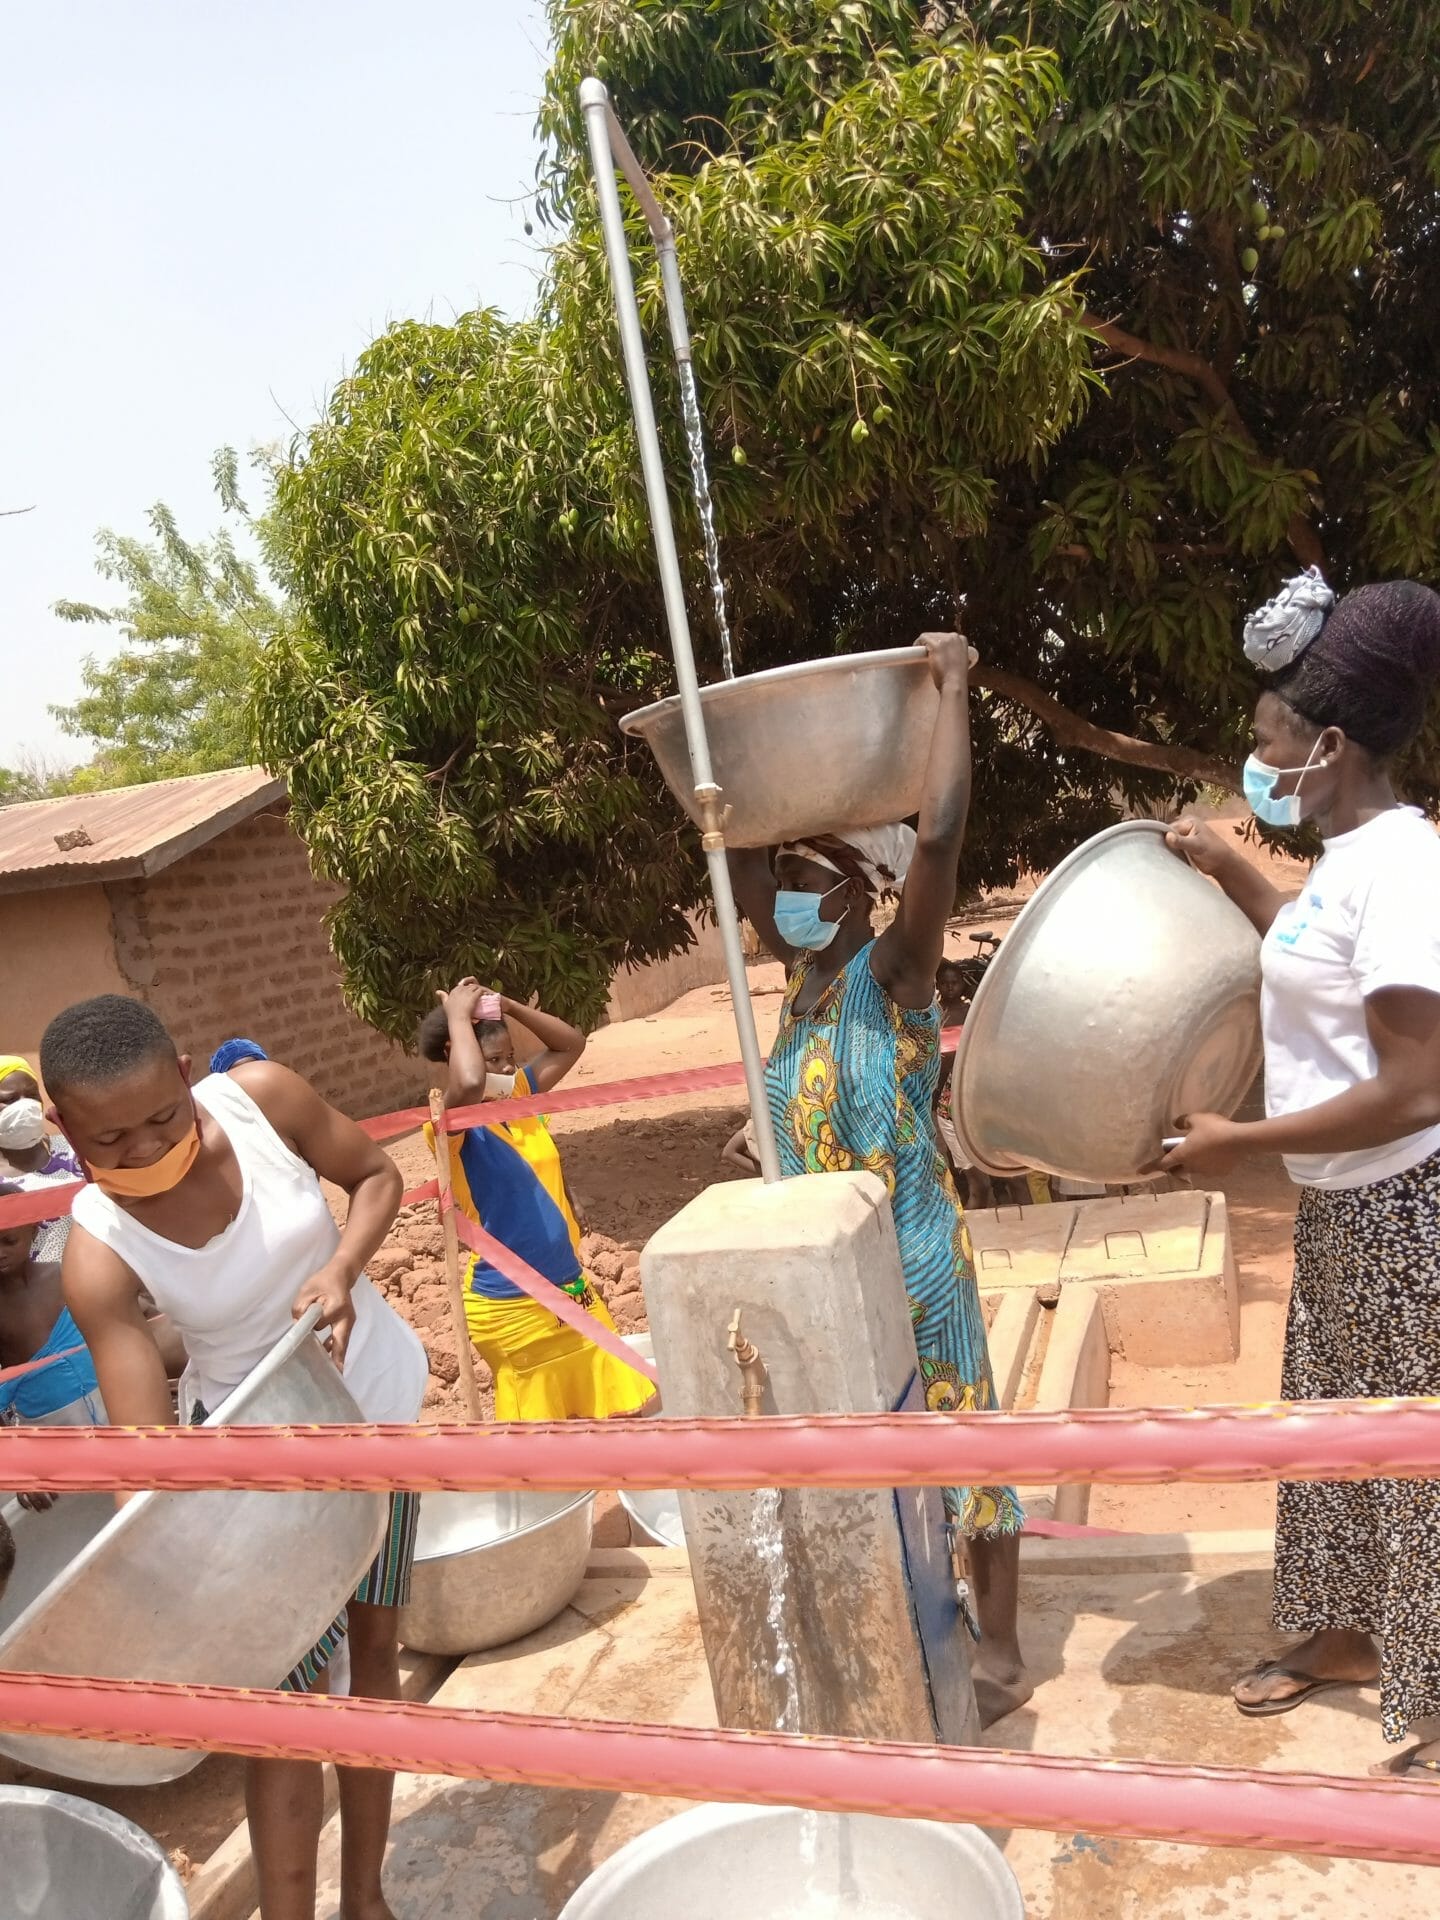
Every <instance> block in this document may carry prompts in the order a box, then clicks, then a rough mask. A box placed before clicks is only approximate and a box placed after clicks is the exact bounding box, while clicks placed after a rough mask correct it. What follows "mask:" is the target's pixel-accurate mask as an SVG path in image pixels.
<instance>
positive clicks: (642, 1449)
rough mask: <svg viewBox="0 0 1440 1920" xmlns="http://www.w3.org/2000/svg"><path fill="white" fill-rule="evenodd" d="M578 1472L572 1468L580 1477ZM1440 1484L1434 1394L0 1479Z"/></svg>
mask: <svg viewBox="0 0 1440 1920" xmlns="http://www.w3.org/2000/svg"><path fill="white" fill-rule="evenodd" d="M582 1475H583V1478H581V1477H580V1476H582ZM1377 1477H1385V1478H1390V1479H1405V1480H1418V1479H1425V1478H1435V1477H1440V1399H1426V1400H1358V1401H1334V1402H1327V1401H1322V1400H1315V1401H1306V1402H1300V1403H1296V1404H1294V1405H1289V1406H1286V1405H1281V1404H1277V1405H1273V1406H1256V1407H1197V1408H1193V1409H1182V1408H1179V1407H1151V1408H1128V1407H1108V1408H1100V1409H1096V1410H1092V1411H1088V1412H1083V1413H1019V1414H1003V1413H898V1414H897V1413H865V1414H860V1413H849V1414H812V1415H806V1416H805V1417H803V1418H784V1419H777V1418H774V1417H767V1418H762V1419H759V1420H738V1419H737V1420H566V1421H559V1422H542V1421H536V1422H534V1423H533V1424H527V1423H524V1422H516V1423H505V1424H501V1423H498V1422H497V1423H495V1424H493V1425H484V1426H458V1425H457V1426H444V1427H439V1426H435V1427H431V1426H409V1427H400V1426H392V1427H375V1426H359V1425H356V1426H325V1427H224V1428H222V1427H210V1428H207V1427H125V1428H120V1427H11V1428H8V1429H0V1486H5V1487H27V1488H28V1487H33V1488H35V1489H36V1490H37V1491H42V1492H46V1493H73V1492H80V1491H84V1490H86V1489H89V1488H95V1489H106V1490H110V1491H116V1492H122V1491H123V1492H134V1491H136V1490H143V1489H145V1488H148V1487H188V1488H200V1487H262V1488H270V1489H273V1490H275V1491H278V1492H282V1493H283V1492H291V1491H294V1490H297V1489H300V1488H310V1487H320V1488H324V1487H331V1488H355V1489H367V1490H372V1491H373V1490H379V1491H382V1492H388V1491H390V1490H392V1489H408V1490H414V1491H415V1492H420V1493H423V1492H427V1491H446V1490H454V1491H458V1492H464V1491H477V1492H478V1491H481V1490H493V1489H498V1488H505V1487H522V1488H523V1487H534V1488H544V1489H547V1490H554V1491H562V1490H563V1491H566V1492H576V1493H580V1492H584V1490H585V1489H586V1488H587V1487H634V1488H646V1487H649V1488H656V1487H731V1488H737V1489H738V1488H758V1487H809V1486H816V1487H921V1486H968V1485H972V1484H973V1485H975V1486H995V1485H1004V1484H1006V1483H1010V1482H1019V1483H1020V1484H1023V1485H1040V1486H1046V1485H1049V1484H1050V1483H1052V1482H1060V1481H1084V1480H1091V1481H1104V1482H1108V1483H1112V1484H1115V1485H1133V1486H1145V1485H1151V1484H1154V1483H1164V1482H1167V1481H1171V1480H1185V1481H1201V1482H1204V1481H1212V1480H1214V1481H1233V1480H1370V1479H1375V1478H1377Z"/></svg>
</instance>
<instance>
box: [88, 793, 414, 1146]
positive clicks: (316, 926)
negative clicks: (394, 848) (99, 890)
mask: <svg viewBox="0 0 1440 1920" xmlns="http://www.w3.org/2000/svg"><path fill="white" fill-rule="evenodd" d="M106 891H107V893H108V895H109V898H110V908H111V915H112V921H113V926H114V938H115V957H116V959H117V961H118V962H119V965H120V969H121V971H122V973H124V975H125V977H126V978H127V979H128V981H129V982H130V984H131V986H132V987H133V989H134V990H135V991H136V992H137V993H138V994H139V995H140V996H141V997H142V998H143V999H145V1000H146V1001H148V1002H149V1004H150V1005H151V1006H152V1007H154V1009H155V1011H156V1012H157V1013H158V1014H159V1015H160V1017H161V1019H162V1020H163V1021H164V1022H165V1024H166V1026H167V1027H168V1028H169V1029H170V1031H171V1033H172V1034H173V1035H174V1036H175V1040H176V1043H177V1044H178V1045H179V1047H180V1048H181V1050H182V1052H186V1053H190V1054H193V1055H194V1056H195V1061H196V1071H197V1074H198V1073H200V1072H203V1071H204V1066H205V1063H206V1062H207V1061H208V1060H209V1058H210V1055H211V1053H212V1052H213V1051H214V1050H215V1048H216V1047H217V1046H219V1044H220V1042H221V1041H222V1040H228V1039H230V1038H232V1037H233V1036H234V1035H236V1034H242V1035H244V1036H245V1037H246V1038H247V1039H251V1040H258V1041H259V1043H260V1045H261V1046H262V1047H264V1049H265V1051H266V1052H267V1053H268V1054H269V1055H270V1056H271V1058H272V1059H275V1060H280V1061H283V1062H284V1064H285V1065H286V1066H289V1067H293V1068H294V1069H295V1071H296V1072H297V1073H302V1074H304V1076H305V1077H306V1079H307V1080H309V1081H310V1082H311V1084H312V1085H313V1086H314V1087H315V1089H316V1091H317V1092H318V1093H320V1094H321V1095H323V1097H324V1098H325V1099H326V1100H329V1101H330V1102H331V1103H332V1105H334V1106H337V1107H339V1108H340V1110H341V1111H342V1112H344V1113H348V1114H350V1115H352V1116H353V1117H354V1118H357V1119H363V1118H365V1117H366V1116H368V1115H370V1114H374V1113H384V1112H388V1111H389V1110H391V1109H392V1108H395V1107H404V1106H413V1105H414V1104H415V1103H416V1101H417V1100H419V1099H421V1098H422V1097H423V1088H424V1086H425V1080H426V1075H425V1071H424V1069H423V1068H422V1066H421V1064H420V1063H419V1062H418V1061H417V1060H416V1059H414V1058H413V1057H407V1055H406V1054H405V1053H404V1052H403V1051H402V1050H401V1049H400V1048H399V1047H396V1046H393V1045H392V1044H391V1043H390V1042H389V1041H388V1040H386V1039H384V1038H383V1037H382V1036H381V1035H380V1034H378V1033H377V1032H375V1030H374V1029H373V1028H372V1027H368V1026H366V1025H365V1024H364V1022H363V1021H360V1020H357V1019H356V1018H355V1016H354V1014H352V1013H351V1012H350V1011H349V1009H348V1008H347V1007H346V1005H345V1003H344V1000H343V999H342V998H341V994H340V974H339V969H338V967H337V966H336V963H335V958H334V955H333V954H332V953H331V951H330V944H329V941H328V939H327V938H326V934H325V927H324V920H323V916H324V914H325V911H326V909H327V908H328V907H329V906H330V905H331V903H332V902H333V901H334V900H335V899H336V898H337V897H338V892H339V890H338V889H337V888H334V887H330V886H326V885H324V884H322V882H320V881H318V880H317V879H316V878H315V877H314V875H313V874H312V873H311V871H310V865H309V862H308V860H307V858H306V855H305V848H304V846H303V845H302V843H301V841H300V840H299V838H298V837H297V836H296V835H295V834H294V833H292V832H291V831H290V828H289V826H288V825H287V824H286V821H285V818H284V814H283V812H281V811H278V810H276V811H272V812H268V813H262V814H257V815H256V816H255V817H254V818H252V819H250V820H247V821H244V822H243V823H242V824H241V825H239V826H237V827H232V828H231V829H230V831H229V832H227V833H223V834H221V835H220V837H219V838H218V839H216V840H212V841H211V842H210V843H209V844H208V845H207V846H204V847H201V848H199V849H198V851H196V852H195V853H191V854H187V855H186V856H185V858H184V859H182V860H177V861H176V862H175V864H174V865H173V866H171V867H166V868H165V869H164V870H163V871H162V872H160V873H157V874H155V875H153V876H152V877H151V878H149V879H147V880H137V881H126V882H122V883H118V884H113V885H111V886H110V887H108V888H107V889H106Z"/></svg>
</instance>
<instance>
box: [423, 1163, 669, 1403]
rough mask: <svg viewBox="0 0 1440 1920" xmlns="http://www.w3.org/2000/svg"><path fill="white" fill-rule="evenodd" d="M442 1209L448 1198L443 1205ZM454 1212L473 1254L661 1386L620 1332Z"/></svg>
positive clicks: (453, 1208) (454, 1208)
mask: <svg viewBox="0 0 1440 1920" xmlns="http://www.w3.org/2000/svg"><path fill="white" fill-rule="evenodd" d="M440 1204H441V1206H442V1208H443V1207H444V1205H445V1199H444V1198H443V1197H442V1199H441V1202H440ZM450 1211H451V1212H452V1213H453V1214H454V1216H455V1231H456V1233H457V1234H458V1235H459V1237H460V1240H461V1241H462V1243H463V1244H464V1245H465V1246H467V1247H468V1248H469V1249H470V1251H471V1252H472V1253H478V1254H481V1255H482V1256H483V1257H484V1258H485V1259H486V1260H488V1261H489V1262H490V1264H491V1265H492V1266H493V1267H496V1268H498V1269H499V1271H500V1272H501V1273H503V1274H504V1276H505V1278H506V1279H507V1280H510V1281H513V1283H514V1284H515V1285H516V1286H517V1287H519V1289H520V1291H521V1292H522V1293H528V1294H529V1296H530V1298H531V1299H532V1300H535V1301H538V1302H539V1304H540V1305H541V1306H542V1307H548V1308H549V1310H550V1312H551V1313H553V1314H554V1316H555V1318H556V1319H557V1320H563V1321H564V1322H565V1325H566V1326H567V1327H573V1328H574V1330H575V1332H576V1333H578V1334H580V1335H582V1336H583V1337H584V1338H585V1339H586V1340H589V1341H591V1342H592V1343H593V1344H594V1345H595V1346H597V1347H603V1349H604V1350H605V1352H606V1353H608V1354H609V1355H610V1356H611V1357H612V1358H613V1359H615V1360H619V1361H620V1362H621V1363H622V1364H623V1365H625V1366H627V1367H629V1368H630V1369H631V1370H632V1371H633V1372H635V1373H639V1374H643V1375H644V1376H645V1378H646V1379H647V1380H648V1381H649V1382H650V1384H651V1386H652V1387H658V1386H659V1384H660V1376H659V1374H657V1373H656V1371H655V1369H654V1367H653V1366H651V1364H650V1362H649V1361H648V1360H642V1359H641V1358H640V1355H639V1354H638V1353H636V1351H635V1349H634V1348H633V1347H627V1346H626V1344H625V1342H624V1341H623V1340H622V1339H621V1338H620V1335H619V1334H618V1333H612V1332H611V1331H610V1329H609V1327H606V1326H602V1325H601V1323H600V1322H599V1321H598V1320H597V1319H596V1318H595V1316H594V1314H593V1313H590V1312H588V1311H587V1309H586V1308H584V1307H582V1306H581V1304H580V1302H579V1301H578V1300H574V1299H572V1298H571V1296H570V1295H569V1294H568V1293H566V1292H565V1291H564V1290H563V1289H562V1288H560V1287H557V1286H556V1285H555V1284H554V1282H553V1281H551V1280H547V1279H546V1278H545V1276H544V1274H543V1273H537V1272H536V1271H535V1269H534V1267H532V1266H531V1265H530V1264H529V1263H528V1261H525V1260H522V1259H521V1258H520V1256H519V1255H518V1254H516V1253H512V1252H511V1251H510V1249H509V1247H506V1246H502V1245H501V1243H500V1242H499V1241H498V1240H496V1239H495V1238H493V1236H492V1235H490V1234H488V1233H486V1232H485V1231H484V1229H483V1228H481V1227H477V1226H476V1225H475V1223H474V1221H473V1220H471V1219H469V1218H468V1217H467V1216H466V1215H465V1214H463V1213H461V1211H460V1209H459V1208H458V1207H457V1206H456V1205H455V1204H454V1202H453V1201H451V1203H450Z"/></svg>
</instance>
